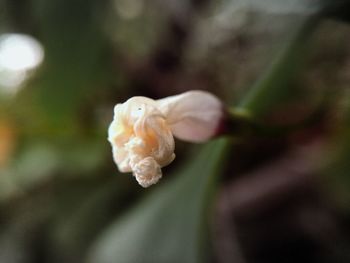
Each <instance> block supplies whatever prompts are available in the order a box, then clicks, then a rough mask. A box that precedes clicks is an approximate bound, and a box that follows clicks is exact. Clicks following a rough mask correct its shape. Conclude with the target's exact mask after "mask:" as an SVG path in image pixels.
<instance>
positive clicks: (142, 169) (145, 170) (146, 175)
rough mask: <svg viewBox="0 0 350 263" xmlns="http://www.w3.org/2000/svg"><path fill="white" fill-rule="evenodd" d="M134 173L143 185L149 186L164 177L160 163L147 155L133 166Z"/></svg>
mask: <svg viewBox="0 0 350 263" xmlns="http://www.w3.org/2000/svg"><path fill="white" fill-rule="evenodd" d="M133 174H134V176H135V177H136V180H137V182H138V183H139V184H140V185H141V186H142V187H149V186H150V185H152V184H155V183H157V182H158V181H159V179H160V178H162V171H161V169H160V166H159V164H158V163H157V162H156V161H155V160H154V159H153V158H152V157H146V158H145V159H143V160H141V161H140V162H139V163H137V164H136V165H135V166H134V167H133Z"/></svg>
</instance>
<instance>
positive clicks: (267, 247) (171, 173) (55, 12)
mask: <svg viewBox="0 0 350 263" xmlns="http://www.w3.org/2000/svg"><path fill="white" fill-rule="evenodd" d="M349 10H350V2H349V1H345V0H337V1H331V0H317V1H312V0H293V1H277V0H249V1H248V0H246V1H244V0H235V1H227V0H224V1H219V2H214V1H208V0H207V1H204V0H196V1H195V0H181V1H176V0H166V1H144V0H109V1H93V0H88V1H82V0H74V1H68V0H66V1H62V0H52V1H44V0H11V1H10V0H3V1H0V34H5V33H22V34H27V35H31V36H33V37H34V38H36V39H37V40H38V41H39V42H40V43H41V44H42V46H43V48H44V52H45V57H44V61H43V64H42V65H40V66H39V68H37V69H34V70H30V71H28V72H27V73H28V75H26V76H27V79H26V80H25V81H24V82H23V83H22V84H20V85H19V86H17V87H12V88H13V91H11V92H9V90H10V89H11V87H6V86H5V85H3V84H0V225H1V228H0V262H6V263H12V262H13V263H17V262H18V263H19V262H50V263H51V262H53V263H54V262H86V261H88V262H96V263H99V262H131V263H137V262H205V261H207V262H269V263H271V262H296V261H298V262H349V258H350V255H349V251H350V240H349V229H350V228H349V226H350V210H349V204H350V195H349V188H350V179H349V178H350V175H349V168H350V167H349V163H350V162H349V158H350V152H349V139H350V137H349V105H350V101H349V91H348V89H349V83H350V48H349V47H350V45H349V43H350V37H349V36H350V27H349V24H347V22H348V21H349V20H350V19H349V17H350V15H349ZM0 36H1V35H0ZM1 70H2V69H1V68H0V73H1V74H5V73H3V72H2V71H1ZM1 74H0V78H1V76H3V75H1ZM0 80H1V79H0ZM189 89H204V90H209V91H211V92H213V93H215V94H217V95H218V96H219V97H220V98H222V99H223V101H225V102H226V103H227V104H228V105H231V106H237V109H240V110H242V111H245V112H248V113H249V114H252V115H254V116H255V117H258V118H259V120H261V122H262V123H266V125H273V126H274V127H279V126H282V127H284V126H288V125H289V126H292V127H295V128H294V129H289V130H288V132H285V133H283V134H280V135H279V136H272V137H265V136H262V137H259V136H257V138H255V137H254V138H249V140H247V141H244V140H242V141H241V140H237V141H235V144H233V143H232V142H231V141H230V140H229V138H225V139H220V140H215V141H213V142H210V143H208V145H205V146H202V147H193V146H191V145H189V144H187V143H181V142H177V144H176V145H177V149H176V155H177V159H176V161H175V162H174V163H173V164H171V165H170V166H169V167H166V168H165V169H164V178H163V179H162V180H161V181H160V183H159V184H158V185H157V186H154V187H152V188H150V189H147V190H144V189H141V188H140V187H139V186H138V185H137V184H136V182H135V180H134V178H132V176H130V175H128V174H126V175H124V174H119V172H118V171H117V168H116V166H115V165H114V163H113V161H112V156H111V149H110V146H109V144H108V142H107V139H106V137H107V135H106V133H107V127H108V124H109V122H110V121H111V118H112V109H113V106H114V105H115V104H116V103H118V102H121V101H124V100H125V99H127V98H128V97H130V96H134V95H143V96H150V97H152V98H160V97H164V96H168V95H172V94H177V93H180V92H183V91H185V90H189ZM315 112H317V113H319V112H320V114H319V115H317V118H313V119H312V121H311V122H305V120H306V119H308V118H309V117H310V116H313V113H315ZM203 114H205V113H203ZM192 148H195V149H192ZM295 152H297V155H298V156H303V159H304V162H292V161H291V162H281V160H280V157H281V156H285V155H286V156H289V154H290V153H295ZM301 153H302V154H301ZM287 159H288V158H287ZM288 160H290V159H288ZM294 161H295V160H294ZM227 163H228V164H229V165H227ZM286 163H287V164H286ZM266 165H269V166H268V167H270V168H269V169H267V168H266ZM291 167H293V169H295V170H293V169H292V168H291ZM291 169H292V170H293V172H290V171H291ZM274 174H277V175H278V176H275V177H274V176H273V175H274ZM295 174H297V175H298V176H296V175H295ZM271 178H272V179H271ZM276 178H282V179H285V183H284V184H282V183H280V181H278V179H276ZM241 180H243V183H242V181H241ZM244 180H247V181H248V183H245V182H246V181H244ZM231 184H232V185H233V188H232V189H234V190H230V189H231V188H229V187H228V186H230V185H231ZM246 185H248V186H246ZM227 188H229V189H227ZM226 191H228V192H229V193H230V194H232V195H234V194H233V193H241V195H239V194H236V196H235V198H234V199H233V200H230V198H226V199H225V198H223V197H222V194H223V193H226ZM149 192H150V193H149ZM239 200H241V201H239ZM242 200H243V201H242ZM138 202H139V204H138V205H135V204H136V203H138ZM217 209H219V212H218V211H217ZM247 211H249V212H247ZM222 222H224V223H222ZM266 233H268V234H266ZM322 234H324V235H326V237H324V235H322ZM232 240H233V241H232ZM277 245H279V247H277V248H276V246H277Z"/></svg>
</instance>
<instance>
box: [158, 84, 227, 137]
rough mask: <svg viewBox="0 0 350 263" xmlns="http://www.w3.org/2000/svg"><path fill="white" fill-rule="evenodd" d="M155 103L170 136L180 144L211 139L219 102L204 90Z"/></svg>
mask: <svg viewBox="0 0 350 263" xmlns="http://www.w3.org/2000/svg"><path fill="white" fill-rule="evenodd" d="M156 102H157V104H158V108H159V110H160V111H161V112H162V114H163V115H164V116H165V118H166V121H167V123H168V125H169V126H170V128H171V131H172V132H173V134H174V136H175V137H177V138H179V139H182V140H184V141H190V142H203V141H206V140H208V139H210V138H212V137H213V136H214V135H215V132H216V130H217V128H218V125H219V123H220V120H221V118H222V116H223V105H222V103H221V101H220V100H219V99H218V98H217V97H216V96H214V95H212V94H211V93H209V92H206V91H199V90H193V91H188V92H185V93H183V94H180V95H176V96H171V97H167V98H164V99H160V100H157V101H156Z"/></svg>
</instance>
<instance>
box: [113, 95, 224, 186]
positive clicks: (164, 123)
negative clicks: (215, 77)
mask: <svg viewBox="0 0 350 263" xmlns="http://www.w3.org/2000/svg"><path fill="white" fill-rule="evenodd" d="M222 115H223V107H222V103H221V101H220V100H219V99H218V98H216V97H215V96H214V95H212V94H210V93H208V92H204V91H189V92H185V93H183V94H180V95H176V96H171V97H167V98H164V99H161V100H152V99H149V98H146V97H132V98H130V99H129V100H127V101H126V102H125V103H122V104H117V105H116V106H115V108H114V118H113V121H112V123H111V124H110V126H109V129H108V140H109V142H110V143H111V145H112V150H113V158H114V161H115V163H116V164H117V166H118V169H119V171H120V172H132V173H133V175H134V176H135V177H136V180H137V181H138V182H139V184H140V185H141V186H143V187H148V186H150V185H152V184H155V183H157V182H158V180H159V179H160V178H161V177H162V172H161V168H162V167H164V166H166V165H168V164H169V163H171V162H172V161H173V160H174V158H175V154H174V150H175V143H174V138H173V135H174V136H175V137H177V138H179V139H181V140H185V141H189V142H204V141H207V140H209V139H210V138H212V137H214V135H215V133H216V131H217V128H218V126H219V123H220V120H221V118H222Z"/></svg>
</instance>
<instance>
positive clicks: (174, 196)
mask: <svg viewBox="0 0 350 263" xmlns="http://www.w3.org/2000/svg"><path fill="white" fill-rule="evenodd" d="M227 150H228V142H227V140H225V139H222V140H220V141H215V142H212V143H210V144H208V145H206V146H205V148H204V149H202V151H201V153H200V154H199V156H197V158H196V159H195V160H193V161H190V164H189V166H188V167H185V169H184V170H183V172H181V173H180V174H181V175H180V176H179V177H176V178H175V181H173V182H172V183H169V184H168V185H164V186H163V187H161V188H159V189H157V190H156V191H155V192H154V193H153V194H151V195H150V196H149V197H148V198H147V199H145V200H144V202H142V203H141V204H140V205H139V206H138V207H136V208H135V209H134V210H133V211H131V212H130V213H129V214H127V215H125V217H124V218H122V219H121V220H117V221H116V222H115V223H114V224H113V225H111V226H110V227H109V228H108V229H107V230H106V231H105V232H104V234H102V236H101V237H100V238H99V239H98V240H97V242H96V243H95V244H94V246H93V248H92V253H91V254H90V256H89V262H94V263H109V262H118V263H123V262H125V263H130V262H135V263H136V262H143V263H147V262H149V263H151V262H152V263H153V262H163V263H164V262H183V263H186V262H191V263H194V262H203V259H202V258H200V249H201V247H200V240H201V237H203V235H204V234H203V233H202V231H201V230H203V229H202V227H203V223H204V222H203V220H205V217H204V214H203V213H204V212H205V211H206V209H207V208H208V207H207V205H208V197H209V196H210V195H211V193H212V191H213V189H214V188H213V187H214V186H215V183H214V182H215V179H216V176H217V175H218V174H219V173H220V171H221V168H222V167H223V166H224V160H225V156H227V154H225V153H226V151H227Z"/></svg>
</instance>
